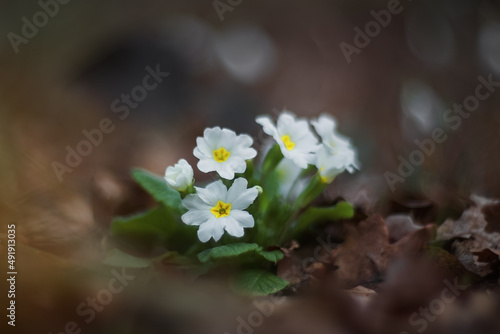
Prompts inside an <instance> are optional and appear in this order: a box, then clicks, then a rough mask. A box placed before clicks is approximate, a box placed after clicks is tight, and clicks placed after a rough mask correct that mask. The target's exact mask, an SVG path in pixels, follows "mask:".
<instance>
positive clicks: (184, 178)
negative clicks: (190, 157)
mask: <svg viewBox="0 0 500 334" xmlns="http://www.w3.org/2000/svg"><path fill="white" fill-rule="evenodd" d="M165 181H167V183H168V185H169V186H170V187H171V188H173V189H175V190H177V191H184V190H186V189H187V188H188V187H189V186H191V185H192V184H193V168H192V167H191V165H190V164H189V163H188V162H187V161H186V160H184V159H181V160H179V162H178V163H176V164H175V165H174V166H169V167H167V170H166V171H165Z"/></svg>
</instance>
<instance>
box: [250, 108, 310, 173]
mask: <svg viewBox="0 0 500 334" xmlns="http://www.w3.org/2000/svg"><path fill="white" fill-rule="evenodd" d="M256 122H257V123H259V124H260V125H262V128H263V130H264V132H265V133H267V134H268V135H270V136H272V137H273V138H274V140H275V141H276V142H277V143H278V145H279V146H280V149H281V153H283V156H284V157H285V158H287V159H290V160H292V161H293V162H294V163H295V164H296V165H297V166H299V167H300V168H303V169H305V168H307V165H308V164H314V161H315V155H314V153H315V152H316V151H317V150H318V149H319V147H320V146H319V145H318V139H317V138H316V136H315V135H314V134H313V132H312V131H311V129H310V127H309V124H308V123H307V121H306V120H304V119H300V118H297V117H296V116H295V115H294V114H292V113H291V112H288V111H283V113H281V115H279V117H278V121H277V124H276V126H275V125H274V123H273V121H272V119H271V117H269V116H259V117H257V119H256Z"/></svg>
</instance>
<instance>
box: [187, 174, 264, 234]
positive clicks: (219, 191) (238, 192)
mask: <svg viewBox="0 0 500 334" xmlns="http://www.w3.org/2000/svg"><path fill="white" fill-rule="evenodd" d="M247 186H248V181H247V180H245V179H244V178H238V179H236V180H235V181H234V183H233V185H232V186H231V187H230V188H229V190H228V189H227V188H226V186H225V185H224V184H223V183H222V181H220V180H219V181H216V182H213V183H211V184H209V185H208V186H207V187H206V188H204V189H203V188H198V187H195V188H196V194H192V195H188V196H186V198H184V200H183V201H182V204H183V205H184V207H186V209H188V212H186V213H185V214H183V215H182V217H181V218H182V221H183V222H184V223H185V224H187V225H196V226H200V227H199V229H198V238H199V239H200V241H201V242H207V241H208V240H210V238H213V239H214V240H215V241H218V240H219V239H220V238H221V236H222V234H223V233H224V230H226V232H227V233H229V234H230V235H232V236H233V237H241V236H243V234H244V231H243V229H244V228H248V227H253V226H254V224H255V221H254V218H253V216H252V215H250V214H249V213H248V212H247V211H244V210H245V209H246V208H248V207H249V206H250V205H251V204H252V203H253V202H254V201H255V199H256V198H257V196H258V193H259V191H258V189H257V188H256V187H253V188H250V189H247Z"/></svg>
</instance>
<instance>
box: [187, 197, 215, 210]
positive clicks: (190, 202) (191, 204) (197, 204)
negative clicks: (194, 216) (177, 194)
mask: <svg viewBox="0 0 500 334" xmlns="http://www.w3.org/2000/svg"><path fill="white" fill-rule="evenodd" d="M182 205H183V206H184V207H185V208H186V209H188V210H201V209H206V210H210V209H211V208H212V206H210V205H209V204H207V203H205V202H203V200H202V199H201V198H200V196H198V195H197V194H191V195H187V196H186V197H185V198H184V199H183V200H182Z"/></svg>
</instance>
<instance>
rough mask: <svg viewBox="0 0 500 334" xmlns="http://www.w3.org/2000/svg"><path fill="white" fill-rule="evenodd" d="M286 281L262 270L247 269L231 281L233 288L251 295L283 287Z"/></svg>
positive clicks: (263, 293) (267, 292) (274, 290)
mask: <svg viewBox="0 0 500 334" xmlns="http://www.w3.org/2000/svg"><path fill="white" fill-rule="evenodd" d="M287 285H288V282H287V281H285V280H284V279H282V278H280V277H278V276H276V275H274V274H271V273H270V272H267V271H263V270H247V271H244V272H242V273H241V274H239V275H238V276H237V277H236V278H235V279H234V282H233V288H234V289H235V290H237V291H239V292H241V293H244V294H247V295H252V296H259V295H260V296H263V295H269V294H271V293H275V292H278V291H280V290H282V289H284V288H285V287H286V286H287Z"/></svg>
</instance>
